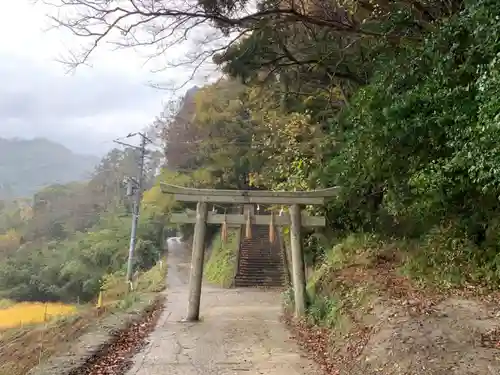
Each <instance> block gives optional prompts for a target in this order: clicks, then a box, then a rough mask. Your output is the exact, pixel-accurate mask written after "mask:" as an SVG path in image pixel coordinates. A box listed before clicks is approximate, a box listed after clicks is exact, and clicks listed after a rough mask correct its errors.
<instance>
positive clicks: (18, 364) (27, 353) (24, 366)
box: [0, 260, 166, 375]
mask: <svg viewBox="0 0 500 375" xmlns="http://www.w3.org/2000/svg"><path fill="white" fill-rule="evenodd" d="M163 264H164V260H163V262H162V263H161V264H158V265H156V266H155V267H153V268H152V269H151V270H149V271H147V272H145V273H143V274H142V275H140V276H139V278H138V280H136V283H135V285H134V287H135V290H136V291H135V292H133V293H127V292H126V290H127V288H126V285H124V283H123V279H124V277H123V275H121V274H117V275H110V276H109V277H108V278H107V283H106V285H105V286H106V288H105V291H104V305H105V307H104V308H103V309H100V310H99V311H98V310H97V309H96V308H95V304H88V305H84V306H79V308H78V309H77V308H76V307H75V306H69V305H63V304H47V310H46V308H45V304H43V303H40V304H36V303H18V304H12V302H11V301H7V300H3V301H1V300H0V375H26V374H27V373H28V372H29V370H30V369H32V368H33V367H35V366H37V365H38V364H39V363H41V362H43V361H44V360H46V359H47V358H49V357H50V356H52V355H54V354H57V353H59V352H64V351H66V350H67V349H68V345H70V344H71V343H72V342H74V341H75V340H77V339H78V338H79V337H80V336H81V335H83V334H85V333H86V332H87V331H88V330H89V328H90V327H93V326H95V325H96V324H99V320H100V319H103V318H105V317H106V315H107V314H109V313H111V312H116V311H117V310H125V309H127V308H128V307H130V306H131V305H132V304H133V303H134V302H135V301H137V300H138V299H140V298H144V297H141V296H146V295H149V296H150V295H151V294H152V293H155V292H158V291H160V290H162V289H163V288H164V286H165V284H164V281H165V276H166V275H165V273H166V267H164V266H163ZM96 299H97V298H96ZM44 316H46V321H45V323H44V324H39V323H41V322H44ZM21 321H23V326H20V322H21ZM28 322H30V323H28ZM5 327H14V328H5Z"/></svg>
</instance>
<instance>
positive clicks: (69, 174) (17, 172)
mask: <svg viewBox="0 0 500 375" xmlns="http://www.w3.org/2000/svg"><path fill="white" fill-rule="evenodd" d="M98 162H99V158H98V157H97V156H90V155H80V154H75V153H74V152H72V151H71V150H69V149H68V148H66V147H64V146H63V145H61V144H59V143H55V142H52V141H49V140H47V139H44V138H36V139H31V140H23V139H2V138H0V199H6V198H14V197H25V196H31V195H33V194H34V193H35V192H37V191H38V190H39V189H41V188H43V187H45V186H48V185H52V184H55V183H62V184H64V183H67V182H71V181H79V180H84V179H87V178H88V177H89V175H90V173H91V172H92V171H93V170H94V168H95V166H96V165H97V163H98Z"/></svg>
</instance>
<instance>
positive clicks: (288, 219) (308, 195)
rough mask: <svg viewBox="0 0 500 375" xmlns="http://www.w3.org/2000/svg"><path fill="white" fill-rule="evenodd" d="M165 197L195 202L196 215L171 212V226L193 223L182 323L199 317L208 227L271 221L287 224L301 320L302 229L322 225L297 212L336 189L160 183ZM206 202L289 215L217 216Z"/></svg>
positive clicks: (303, 300) (317, 219)
mask: <svg viewBox="0 0 500 375" xmlns="http://www.w3.org/2000/svg"><path fill="white" fill-rule="evenodd" d="M161 190H162V192H163V193H165V194H173V195H174V197H175V199H176V200H177V201H181V202H197V206H196V214H195V215H194V214H190V213H188V212H185V213H173V214H172V215H171V217H170V221H171V222H172V223H183V224H185V223H194V224H195V227H194V238H193V250H192V258H191V272H190V276H189V301H188V309H187V316H186V319H185V320H186V321H197V320H199V316H200V300H201V286H202V280H203V263H204V259H203V258H204V254H205V249H204V239H205V233H206V226H207V223H208V224H223V223H224V222H226V223H227V224H228V225H244V224H245V223H247V221H250V223H251V224H257V225H269V224H270V223H271V220H273V221H274V224H275V225H279V226H285V225H290V247H291V253H292V283H293V290H294V300H295V316H297V317H301V316H303V315H304V314H305V310H306V278H305V266H304V253H303V249H302V239H301V227H302V226H316V227H317V226H325V217H324V216H309V215H307V213H306V212H301V209H300V205H322V204H324V202H325V198H329V197H333V196H335V195H337V192H338V188H337V187H333V188H328V189H322V190H315V191H308V192H305V191H297V192H288V191H260V190H218V189H193V188H186V187H182V186H176V185H170V184H166V183H162V184H161ZM207 203H234V204H244V205H252V204H277V205H289V206H290V209H289V213H287V214H285V215H283V216H277V217H273V216H272V215H253V214H252V210H250V209H247V210H246V212H245V213H244V214H227V215H225V214H217V213H214V212H210V213H209V212H208V206H207Z"/></svg>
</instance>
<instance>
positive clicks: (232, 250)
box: [205, 229, 239, 288]
mask: <svg viewBox="0 0 500 375" xmlns="http://www.w3.org/2000/svg"><path fill="white" fill-rule="evenodd" d="M237 234H238V232H237V230H235V229H233V230H232V229H230V230H228V235H227V241H226V242H225V243H224V242H223V241H222V240H221V236H220V233H219V234H217V236H216V237H215V238H214V240H213V242H212V251H211V254H210V257H209V259H208V261H207V264H206V267H205V278H206V280H207V281H208V282H210V283H213V284H216V285H219V286H221V287H223V288H229V287H230V286H231V284H232V282H233V278H234V274H235V270H236V267H237V264H236V260H237V253H238V249H239V243H238V235H237Z"/></svg>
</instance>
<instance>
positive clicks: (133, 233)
mask: <svg viewBox="0 0 500 375" xmlns="http://www.w3.org/2000/svg"><path fill="white" fill-rule="evenodd" d="M136 135H139V136H140V137H141V144H140V146H135V145H131V144H128V143H125V142H121V141H119V140H114V142H115V143H118V144H120V145H123V146H127V147H131V148H134V149H136V150H139V152H140V153H139V161H138V162H139V165H138V176H137V177H136V178H135V179H133V178H130V179H129V180H128V188H127V193H129V190H133V189H134V188H135V192H134V208H133V212H132V227H131V229H130V246H129V252H128V260H127V273H126V280H125V281H126V282H127V283H128V284H129V285H131V284H130V283H131V281H132V268H133V259H134V251H135V246H136V237H137V225H138V223H139V214H140V206H141V199H142V187H143V183H144V164H145V158H146V151H147V150H146V145H147V144H148V143H151V142H152V141H151V140H150V139H149V138H148V137H147V136H146V135H145V134H143V133H141V132H137V133H130V134H128V135H127V137H126V138H131V137H134V136H136ZM133 184H134V185H135V186H133Z"/></svg>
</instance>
